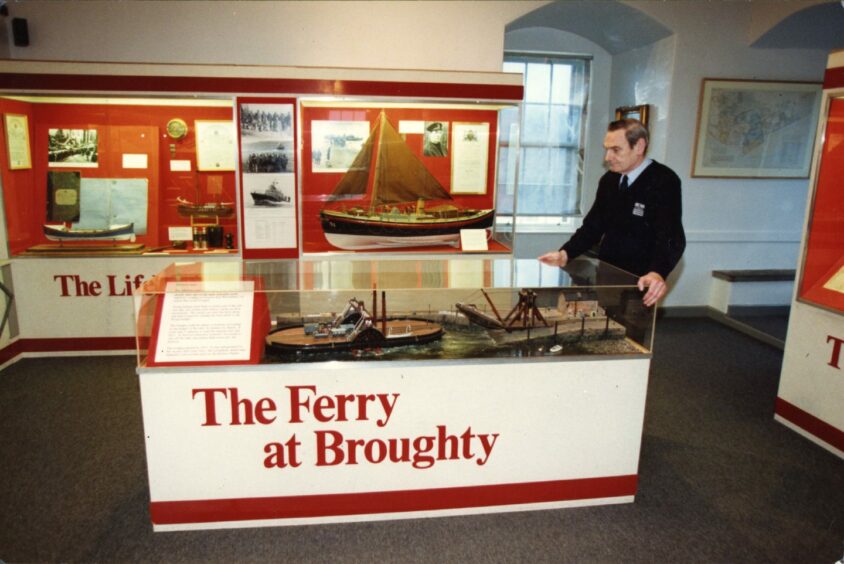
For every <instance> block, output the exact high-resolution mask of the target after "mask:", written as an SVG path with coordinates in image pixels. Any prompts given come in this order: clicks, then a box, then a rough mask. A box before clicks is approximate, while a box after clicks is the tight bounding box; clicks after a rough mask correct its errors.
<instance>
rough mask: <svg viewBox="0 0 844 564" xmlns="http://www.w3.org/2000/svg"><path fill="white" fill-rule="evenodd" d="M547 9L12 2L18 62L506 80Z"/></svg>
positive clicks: (440, 4)
mask: <svg viewBox="0 0 844 564" xmlns="http://www.w3.org/2000/svg"><path fill="white" fill-rule="evenodd" d="M543 4H545V2H535V1H531V2H448V1H434V2H407V1H398V2H391V1H379V2H360V1H354V2H333V1H332V2H328V1H326V2H322V1H320V2H246V1H243V2H215V1H210V2H209V1H195V2H194V1H191V2H186V1H169V2H159V1H132V2H114V1H112V0H105V1H103V0H96V1H85V2H9V11H10V17H9V18H7V19H11V17H21V18H27V20H28V23H29V37H30V46H29V47H14V46H11V47H10V56H11V58H13V59H33V60H35V59H42V60H57V61H116V62H124V61H136V62H162V63H165V62H166V63H169V62H182V63H220V64H257V65H283V66H299V65H301V66H328V67H360V68H367V67H369V68H402V69H414V68H416V69H436V70H477V71H500V70H501V52H502V48H503V45H504V26H505V25H506V24H507V22H509V21H512V20H513V19H515V18H517V17H519V16H521V15H523V14H525V13H527V12H530V11H532V10H534V9H536V8H537V7H539V6H541V5H543Z"/></svg>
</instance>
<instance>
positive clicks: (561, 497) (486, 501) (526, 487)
mask: <svg viewBox="0 0 844 564" xmlns="http://www.w3.org/2000/svg"><path fill="white" fill-rule="evenodd" d="M637 483H638V476H636V475H631V476H612V477H606V478H584V479H579V480H558V481H551V482H530V483H524V484H500V485H492V486H469V487H458V488H441V489H428V490H405V491H392V492H367V493H350V494H326V495H304V496H289V497H261V498H243V499H209V500H195V501H153V502H151V503H150V517H151V518H152V522H153V523H154V524H156V525H175V524H187V523H220V522H232V521H252V520H261V519H297V518H299V519H301V518H314V517H331V516H344V515H373V514H379V513H402V512H409V511H436V510H447V509H461V508H469V507H492V506H504V505H517V504H529V503H547V502H555V501H574V500H585V499H599V498H613V497H622V496H632V495H635V494H636V486H637Z"/></svg>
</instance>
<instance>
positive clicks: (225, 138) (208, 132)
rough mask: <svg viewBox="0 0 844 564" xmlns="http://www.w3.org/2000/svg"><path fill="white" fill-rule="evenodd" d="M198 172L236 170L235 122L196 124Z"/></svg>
mask: <svg viewBox="0 0 844 564" xmlns="http://www.w3.org/2000/svg"><path fill="white" fill-rule="evenodd" d="M195 131H196V170H202V171H209V170H216V171H223V170H234V169H235V164H236V159H237V142H236V141H235V131H234V122H231V121H204V120H197V121H196V122H195Z"/></svg>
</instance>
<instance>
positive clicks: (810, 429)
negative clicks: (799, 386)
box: [774, 398, 844, 451]
mask: <svg viewBox="0 0 844 564" xmlns="http://www.w3.org/2000/svg"><path fill="white" fill-rule="evenodd" d="M774 413H776V414H777V415H779V416H780V417H782V418H783V419H785V420H787V421H789V422H791V423H793V424H794V425H797V426H798V427H800V428H801V429H803V430H804V431H806V432H807V433H810V434H811V435H814V436H815V437H817V438H819V439H820V440H822V441H824V442H825V443H827V444H829V445H832V446H833V447H835V448H837V449H838V450H840V451H844V431H842V430H841V429H838V428H836V427H833V426H832V425H830V424H829V423H827V422H826V421H823V420H822V419H818V418H817V417H815V416H814V415H812V414H811V413H809V412H807V411H803V410H802V409H800V408H799V407H797V406H796V405H793V404H790V403H788V402H787V401H785V400H784V399H782V398H777V401H776V404H775V406H774Z"/></svg>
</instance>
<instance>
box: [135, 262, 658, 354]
mask: <svg viewBox="0 0 844 564" xmlns="http://www.w3.org/2000/svg"><path fill="white" fill-rule="evenodd" d="M636 282H637V278H636V277H635V276H633V275H631V274H629V273H627V272H624V271H622V270H619V269H617V268H615V267H612V266H610V265H608V264H605V263H601V262H600V261H598V260H596V259H591V258H579V259H577V260H575V261H573V262H572V263H571V264H570V265H568V266H567V267H566V268H564V269H559V268H554V267H548V266H545V265H542V264H541V263H539V262H538V261H536V260H533V259H531V260H516V259H511V258H497V259H489V258H460V259H442V260H437V259H426V260H378V261H374V260H348V261H346V260H302V261H273V262H270V261H266V262H265V261H252V262H245V263H200V262H195V263H181V264H173V265H171V266H170V267H168V268H167V269H166V270H165V271H164V272H162V273H160V274H159V275H157V276H156V277H155V278H153V279H152V280H149V281H147V282H145V283H144V284H143V286H142V287H141V288H140V290H139V291H137V292H136V295H135V300H136V308H135V309H136V312H137V313H138V319H137V327H138V364H139V366H190V365H206V364H213V363H220V364H259V363H260V364H290V363H314V362H327V361H332V362H333V361H344V362H359V361H367V360H370V361H390V360H400V361H410V360H437V359H444V360H472V359H494V358H524V357H548V356H560V357H566V356H584V355H585V356H613V355H643V354H648V353H649V351H650V349H651V344H652V340H653V326H654V315H655V314H654V308H646V307H644V306H643V305H642V301H641V292H640V291H639V290H638V288H637V286H636ZM237 343H239V346H235V344H237Z"/></svg>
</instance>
